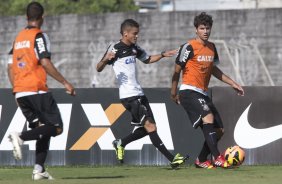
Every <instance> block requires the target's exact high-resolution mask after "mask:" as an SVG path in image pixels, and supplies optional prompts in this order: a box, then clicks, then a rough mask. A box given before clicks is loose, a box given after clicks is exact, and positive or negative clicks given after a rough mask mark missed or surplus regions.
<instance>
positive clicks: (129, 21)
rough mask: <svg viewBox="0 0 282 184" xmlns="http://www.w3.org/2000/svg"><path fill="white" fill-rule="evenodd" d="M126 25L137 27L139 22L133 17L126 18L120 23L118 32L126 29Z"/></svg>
mask: <svg viewBox="0 0 282 184" xmlns="http://www.w3.org/2000/svg"><path fill="white" fill-rule="evenodd" d="M128 27H136V28H139V24H138V22H136V21H135V20H133V19H126V20H124V21H123V22H122V23H121V25H120V34H123V32H124V31H125V29H127V28H128Z"/></svg>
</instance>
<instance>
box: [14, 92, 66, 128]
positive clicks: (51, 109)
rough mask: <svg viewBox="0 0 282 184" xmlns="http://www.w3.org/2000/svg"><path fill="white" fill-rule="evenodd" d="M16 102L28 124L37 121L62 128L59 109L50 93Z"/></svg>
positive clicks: (21, 98)
mask: <svg viewBox="0 0 282 184" xmlns="http://www.w3.org/2000/svg"><path fill="white" fill-rule="evenodd" d="M17 102H18V105H19V107H20V108H21V110H22V112H23V115H24V116H25V118H26V119H27V121H28V122H29V124H32V123H34V122H36V121H39V122H40V123H41V124H45V125H53V126H57V127H60V128H63V121H62V118H61V114H60V111H59V108H58V106H57V103H56V101H55V100H54V98H53V96H52V94H51V93H43V94H36V95H30V96H24V97H20V98H17Z"/></svg>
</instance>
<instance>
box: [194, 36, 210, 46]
mask: <svg viewBox="0 0 282 184" xmlns="http://www.w3.org/2000/svg"><path fill="white" fill-rule="evenodd" d="M196 40H197V41H198V42H200V43H201V44H202V45H207V43H208V42H209V41H208V40H202V39H201V38H199V37H197V38H196Z"/></svg>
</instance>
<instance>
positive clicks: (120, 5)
mask: <svg viewBox="0 0 282 184" xmlns="http://www.w3.org/2000/svg"><path fill="white" fill-rule="evenodd" d="M37 1H38V2H40V3H41V4H42V5H43V6H44V8H45V14H46V15H60V14H90V13H107V12H130V11H138V9H139V8H138V6H136V5H135V4H134V1H133V0H37ZM30 2H32V1H31V0H1V1H0V15H4V16H9V15H25V10H26V6H27V4H28V3H30Z"/></svg>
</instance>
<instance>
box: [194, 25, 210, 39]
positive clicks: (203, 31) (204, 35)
mask: <svg viewBox="0 0 282 184" xmlns="http://www.w3.org/2000/svg"><path fill="white" fill-rule="evenodd" d="M196 34H197V35H198V37H199V38H200V39H201V40H203V41H207V40H208V39H209V37H210V34H211V27H210V26H209V25H199V26H198V28H197V29H196Z"/></svg>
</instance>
